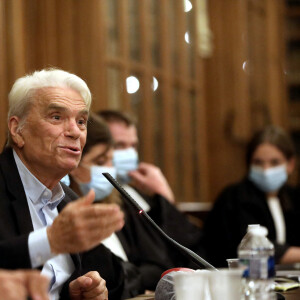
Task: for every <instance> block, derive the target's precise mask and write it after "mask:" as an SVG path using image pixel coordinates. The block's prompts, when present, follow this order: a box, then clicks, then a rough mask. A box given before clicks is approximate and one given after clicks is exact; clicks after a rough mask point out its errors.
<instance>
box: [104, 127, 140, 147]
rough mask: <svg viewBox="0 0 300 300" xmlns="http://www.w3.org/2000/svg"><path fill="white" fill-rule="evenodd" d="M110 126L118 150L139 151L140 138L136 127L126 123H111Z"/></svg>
mask: <svg viewBox="0 0 300 300" xmlns="http://www.w3.org/2000/svg"><path fill="white" fill-rule="evenodd" d="M108 126H109V129H110V132H111V134H112V137H113V140H114V142H115V149H116V150H122V149H128V148H134V149H136V150H137V147H138V136H137V131H136V127H135V126H133V125H131V126H127V125H126V124H125V123H124V122H111V123H109V124H108Z"/></svg>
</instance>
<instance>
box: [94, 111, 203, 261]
mask: <svg viewBox="0 0 300 300" xmlns="http://www.w3.org/2000/svg"><path fill="white" fill-rule="evenodd" d="M98 115H99V116H101V117H102V118H103V119H104V120H105V121H106V122H107V124H108V127H109V130H110V132H111V135H112V138H113V142H114V149H115V150H114V154H113V162H114V166H115V167H116V172H117V179H118V180H119V181H120V183H122V184H123V187H124V189H125V190H126V191H127V192H128V193H129V194H130V195H131V196H132V197H133V199H134V200H136V201H137V202H138V203H139V204H140V206H141V207H142V208H143V209H144V210H145V211H146V212H147V213H148V214H149V216H150V217H151V218H152V219H153V220H154V221H155V223H156V224H157V225H158V226H159V227H160V228H161V229H162V230H164V231H165V232H166V233H167V234H168V235H169V236H170V237H172V238H173V239H175V240H176V241H177V242H179V243H180V244H182V245H184V246H186V247H188V248H190V249H192V250H193V251H195V252H197V253H198V254H200V255H201V256H205V253H204V252H203V249H202V231H201V230H200V228H199V227H198V226H195V225H194V224H192V223H191V222H190V221H189V220H188V218H187V217H186V216H185V215H184V214H182V213H181V212H179V210H178V209H177V208H176V207H175V205H174V204H175V198H174V194H173V192H172V190H171V188H170V186H169V184H168V182H167V180H166V178H165V176H164V175H163V173H162V172H161V170H160V169H159V168H158V167H157V166H154V165H153V164H149V163H145V162H139V158H138V157H139V156H138V144H139V138H138V130H137V127H136V123H135V122H134V120H133V118H131V117H130V116H129V115H128V114H127V113H124V112H121V111H118V110H102V111H99V112H98ZM171 255H175V253H172V254H171ZM174 259H175V261H176V260H179V261H180V257H177V256H176V255H175V256H174ZM187 263H188V262H187Z"/></svg>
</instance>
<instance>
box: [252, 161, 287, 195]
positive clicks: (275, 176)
mask: <svg viewBox="0 0 300 300" xmlns="http://www.w3.org/2000/svg"><path fill="white" fill-rule="evenodd" d="M287 178H288V175H287V171H286V165H285V164H283V165H280V166H278V167H273V168H268V169H266V170H263V169H262V168H260V167H257V166H251V168H250V172H249V179H250V180H251V181H252V182H253V183H254V184H255V185H256V186H257V187H258V188H259V189H260V190H262V191H263V192H265V193H268V192H275V191H278V190H279V189H280V188H281V187H282V186H283V185H284V184H285V182H286V181H287Z"/></svg>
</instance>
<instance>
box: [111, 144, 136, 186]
mask: <svg viewBox="0 0 300 300" xmlns="http://www.w3.org/2000/svg"><path fill="white" fill-rule="evenodd" d="M138 159H139V158H138V153H137V152H136V150H135V149H134V148H128V149H125V150H115V151H114V154H113V163H114V166H115V167H116V169H117V178H118V180H119V181H120V182H121V183H122V184H126V183H128V182H129V181H130V177H129V175H128V172H130V171H134V170H136V169H137V167H138Z"/></svg>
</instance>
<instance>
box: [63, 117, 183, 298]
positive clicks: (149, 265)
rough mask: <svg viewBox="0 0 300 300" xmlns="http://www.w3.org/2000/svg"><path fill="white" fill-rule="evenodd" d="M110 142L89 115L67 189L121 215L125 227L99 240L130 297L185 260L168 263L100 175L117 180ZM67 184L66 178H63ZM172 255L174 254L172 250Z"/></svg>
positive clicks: (153, 236) (158, 242) (161, 246)
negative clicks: (90, 196)
mask: <svg viewBox="0 0 300 300" xmlns="http://www.w3.org/2000/svg"><path fill="white" fill-rule="evenodd" d="M113 151H114V149H113V142H112V138H111V135H110V132H109V129H108V127H107V125H106V123H105V122H104V121H103V120H102V119H101V118H100V117H99V116H97V115H95V114H93V113H92V114H91V115H90V117H89V121H88V125H87V141H86V146H85V148H84V150H83V156H82V159H81V161H80V164H79V166H78V168H77V169H75V170H73V171H72V172H71V173H70V174H69V179H70V187H71V188H72V189H73V190H74V191H75V192H76V193H78V194H79V195H85V194H87V193H88V192H89V190H90V189H93V190H94V192H95V201H98V202H102V203H116V204H118V205H119V206H120V207H121V209H122V210H123V212H124V215H125V225H124V227H123V229H122V230H121V231H119V232H116V233H113V234H112V235H111V236H110V237H109V238H107V239H105V240H103V241H102V244H104V245H105V246H106V247H107V248H109V249H110V250H111V251H112V252H113V253H114V254H115V255H117V256H118V257H119V258H120V260H121V261H122V266H123V268H124V270H125V285H126V286H127V289H126V290H130V291H132V294H131V295H127V297H132V296H134V295H136V294H141V293H144V292H145V290H154V289H155V287H156V284H157V282H158V281H159V279H160V276H161V274H162V273H163V272H164V271H165V270H166V269H169V268H172V267H177V266H185V259H184V258H183V259H182V260H181V261H179V260H178V261H176V263H175V262H174V261H172V260H171V258H170V255H169V253H168V248H167V246H166V245H165V242H164V241H163V240H162V239H161V237H160V236H158V234H157V233H156V232H153V230H152V228H149V224H148V223H147V222H145V220H144V219H143V218H140V217H139V215H138V214H137V212H136V210H135V209H134V208H132V207H131V206H129V205H127V204H126V203H125V202H123V200H122V199H121V197H120V195H119V193H118V192H117V191H116V190H115V189H114V188H113V186H112V185H111V184H110V182H109V181H108V180H107V179H106V178H105V177H104V176H103V175H102V173H103V172H107V173H110V174H111V175H112V176H113V177H114V178H116V177H117V171H116V168H115V167H114V165H113V157H114V155H113ZM63 181H64V183H68V179H67V178H64V179H63ZM175 252H176V251H175Z"/></svg>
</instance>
